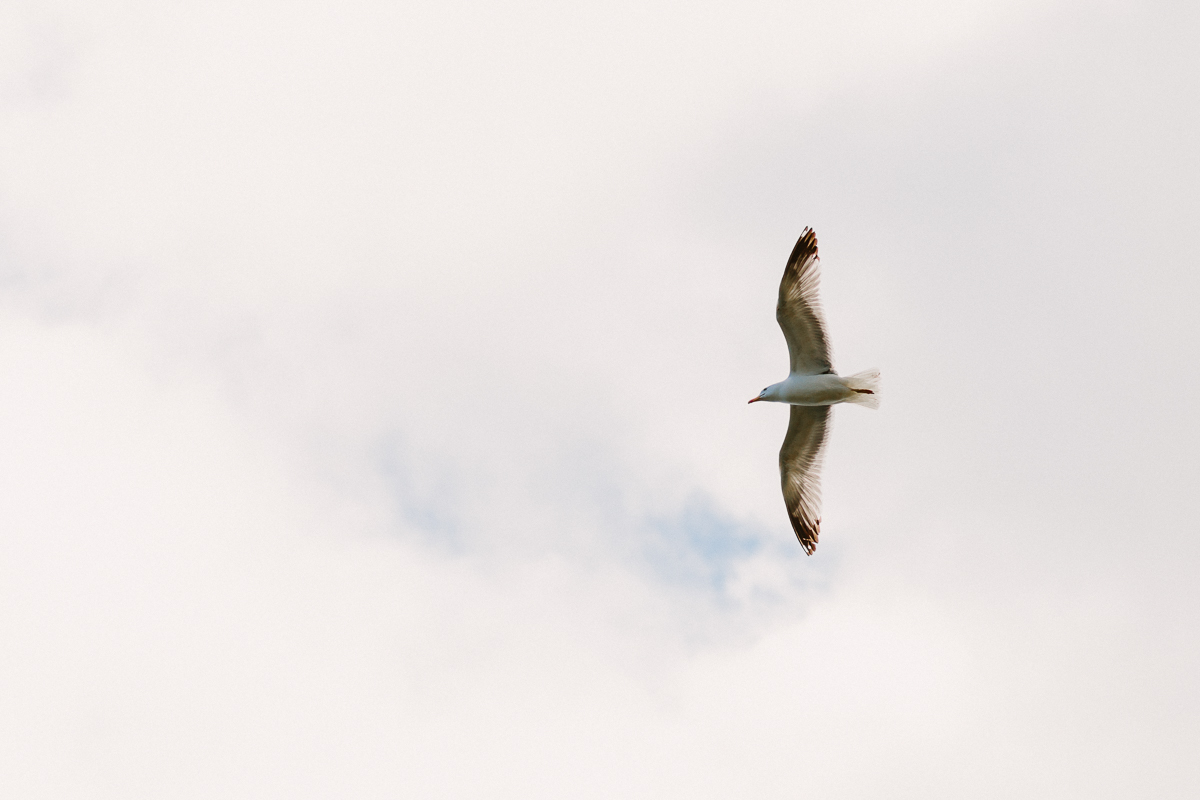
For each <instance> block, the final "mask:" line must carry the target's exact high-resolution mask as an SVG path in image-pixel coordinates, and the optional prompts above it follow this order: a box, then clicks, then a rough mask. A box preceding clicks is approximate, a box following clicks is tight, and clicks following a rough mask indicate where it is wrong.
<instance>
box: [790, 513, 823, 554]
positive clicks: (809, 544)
mask: <svg viewBox="0 0 1200 800" xmlns="http://www.w3.org/2000/svg"><path fill="white" fill-rule="evenodd" d="M791 520H792V530H794V531H795V532H796V541H797V542H799V543H800V546H801V547H803V548H804V554H805V555H809V556H811V555H812V554H813V553H815V552H816V551H817V539H819V538H821V520H817V521H816V522H815V523H813V526H812V527H811V528H809V527H807V526H805V525H804V523H803V522H801V521H800V520H799V519H798V518H796V517H791Z"/></svg>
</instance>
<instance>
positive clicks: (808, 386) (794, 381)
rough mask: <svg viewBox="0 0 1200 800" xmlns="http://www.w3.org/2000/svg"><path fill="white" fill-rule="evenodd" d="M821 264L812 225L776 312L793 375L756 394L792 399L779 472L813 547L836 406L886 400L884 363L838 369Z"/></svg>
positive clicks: (801, 533) (797, 527) (796, 521)
mask: <svg viewBox="0 0 1200 800" xmlns="http://www.w3.org/2000/svg"><path fill="white" fill-rule="evenodd" d="M820 265H821V260H820V258H819V257H818V255H817V235H816V234H815V233H814V232H813V230H812V229H811V228H805V229H804V233H802V234H800V239H799V240H798V241H797V242H796V246H795V248H793V249H792V255H791V257H790V258H789V259H788V263H787V267H785V268H784V270H783V280H782V281H780V283H779V302H778V304H777V305H776V306H775V319H776V320H778V321H779V327H780V328H782V329H783V338H784V339H786V340H787V346H788V355H789V357H790V362H791V363H790V366H791V369H790V373H789V375H788V377H787V380H784V381H781V382H779V383H776V384H772V385H771V386H768V387H767V388H765V389H763V390H762V392H760V393H759V395H758V397H755V398H754V399H753V400H751V401H750V402H751V403H755V402H758V401H760V400H762V401H765V402H772V403H788V404H789V405H791V407H792V408H791V411H792V414H791V420H790V422H789V423H788V430H787V435H786V436H784V438H783V447H782V448H781V449H780V451H779V474H780V480H781V481H782V483H783V500H784V503H785V504H786V505H787V510H788V518H789V519H791V521H792V530H794V531H795V532H796V539H797V540H799V542H800V546H801V547H803V548H804V552H806V553H808V554H809V555H812V554H813V551H815V550H816V549H817V538H818V536H819V534H820V531H821V458H822V456H823V454H824V449H825V440H826V438H827V435H828V432H829V407H830V406H831V405H834V404H836V403H857V404H859V405H864V406H867V407H868V408H879V370H876V369H871V370H866V371H865V372H859V373H856V374H854V375H851V376H849V377H848V378H843V377H841V376H840V375H838V374H837V372H835V371H834V369H833V359H832V356H831V354H830V350H829V340H828V337H827V335H826V333H825V318H824V314H823V312H822V311H821V301H820V298H819V297H818V293H817V292H818V289H819V288H820V282H821V272H820Z"/></svg>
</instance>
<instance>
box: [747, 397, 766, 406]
mask: <svg viewBox="0 0 1200 800" xmlns="http://www.w3.org/2000/svg"><path fill="white" fill-rule="evenodd" d="M759 400H762V398H761V397H756V398H754V399H753V400H751V401H750V403H757V402H758V401H759ZM750 403H747V404H746V405H750Z"/></svg>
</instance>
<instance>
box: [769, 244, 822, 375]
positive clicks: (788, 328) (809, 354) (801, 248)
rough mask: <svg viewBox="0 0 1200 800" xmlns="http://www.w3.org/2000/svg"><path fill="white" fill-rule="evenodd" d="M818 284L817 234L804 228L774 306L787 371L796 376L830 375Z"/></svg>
mask: <svg viewBox="0 0 1200 800" xmlns="http://www.w3.org/2000/svg"><path fill="white" fill-rule="evenodd" d="M820 284H821V260H820V259H819V258H818V257H817V235H816V234H815V233H813V230H812V228H805V229H804V233H802V234H800V239H799V241H797V242H796V247H795V248H793V250H792V256H791V258H789V259H788V263H787V267H786V268H785V269H784V270H783V280H782V281H780V283H779V303H778V305H776V306H775V319H776V320H778V321H779V327H781V328H783V338H785V339H787V346H788V355H789V356H790V357H791V362H792V363H791V370H792V372H793V373H795V374H798V375H822V374H825V373H829V372H833V356H832V354H831V353H830V352H829V340H828V337H827V336H826V335H825V316H824V314H823V313H822V312H821V300H820V298H819V297H817V290H818V289H819V288H820Z"/></svg>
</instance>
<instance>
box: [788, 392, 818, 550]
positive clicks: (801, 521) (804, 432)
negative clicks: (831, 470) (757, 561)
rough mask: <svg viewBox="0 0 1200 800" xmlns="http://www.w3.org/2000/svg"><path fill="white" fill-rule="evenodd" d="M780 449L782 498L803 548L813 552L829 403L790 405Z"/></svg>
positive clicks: (815, 547) (816, 530)
mask: <svg viewBox="0 0 1200 800" xmlns="http://www.w3.org/2000/svg"><path fill="white" fill-rule="evenodd" d="M791 408H792V418H791V421H790V422H789V423H788V430H787V436H785V437H784V438H783V447H782V448H781V449H780V451H779V477H780V479H781V481H782V482H783V502H784V503H785V504H786V505H787V510H788V518H789V519H791V521H792V530H794V531H795V532H796V538H797V539H798V540H799V541H800V546H801V547H803V548H804V552H805V553H807V554H808V555H810V556H811V555H812V554H813V551H814V550H816V549H817V535H818V534H819V533H820V532H821V460H822V456H823V454H824V448H825V436H826V433H827V432H828V430H829V406H792V407H791Z"/></svg>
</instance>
